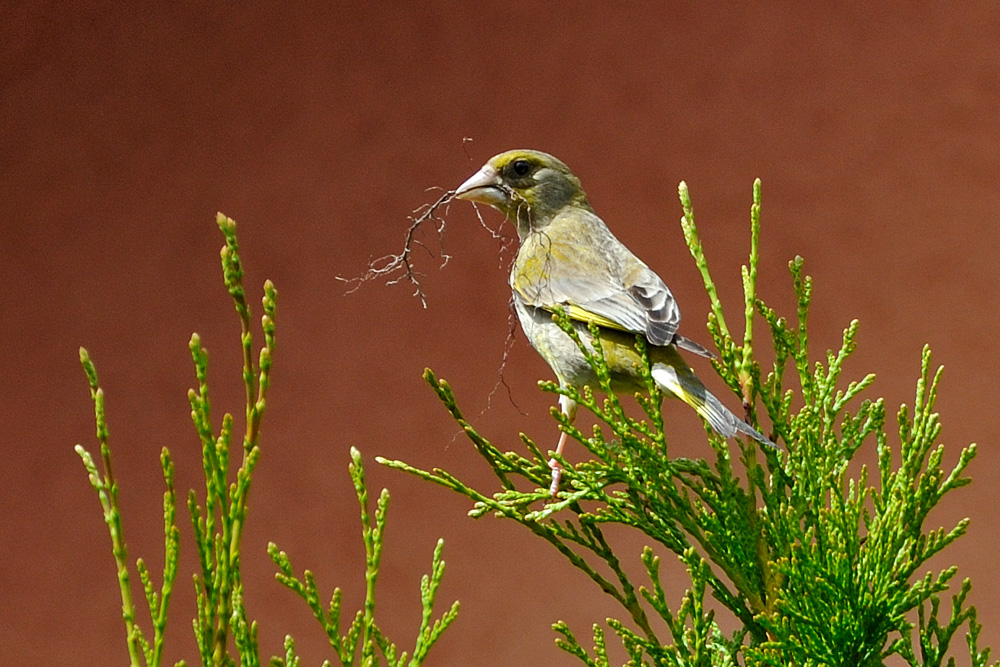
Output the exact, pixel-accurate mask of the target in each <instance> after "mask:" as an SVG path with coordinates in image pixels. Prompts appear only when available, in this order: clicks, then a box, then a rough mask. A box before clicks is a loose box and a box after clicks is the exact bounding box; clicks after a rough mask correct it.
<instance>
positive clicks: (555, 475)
mask: <svg viewBox="0 0 1000 667" xmlns="http://www.w3.org/2000/svg"><path fill="white" fill-rule="evenodd" d="M559 409H560V410H562V413H563V414H564V415H566V416H567V417H569V423H571V424H572V423H573V420H575V419H576V401H573V400H570V399H568V398H566V397H565V396H560V397H559ZM568 437H569V436H567V435H566V434H565V433H562V434H560V435H559V444H558V445H556V451H555V453H556V454H558V455H559V456H562V453H563V447H565V446H566V440H567V438H568ZM549 467H550V468H552V484H550V485H549V495H550V496H552V497H553V498H554V497H555V495H556V492H557V491H558V490H559V478H560V477H562V470H563V469H562V466H561V465H559V461H557V460H556V459H555V458H554V457H553V458H551V459H549Z"/></svg>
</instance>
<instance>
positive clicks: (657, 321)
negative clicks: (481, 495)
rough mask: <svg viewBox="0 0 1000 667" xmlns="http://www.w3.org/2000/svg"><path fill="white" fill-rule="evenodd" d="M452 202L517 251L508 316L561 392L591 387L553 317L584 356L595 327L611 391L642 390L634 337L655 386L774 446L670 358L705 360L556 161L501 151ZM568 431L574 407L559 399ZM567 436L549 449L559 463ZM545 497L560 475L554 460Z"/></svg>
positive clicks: (642, 267)
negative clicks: (514, 239) (503, 223)
mask: <svg viewBox="0 0 1000 667" xmlns="http://www.w3.org/2000/svg"><path fill="white" fill-rule="evenodd" d="M455 197H457V198H458V199H462V200H466V201H470V202H474V203H480V204H486V205H489V206H491V207H493V208H494V209H497V210H498V211H500V212H501V213H503V214H504V215H505V216H506V218H507V219H508V220H509V221H510V222H511V223H513V225H514V226H515V228H516V230H517V236H518V240H519V247H518V250H517V254H516V256H515V257H514V260H513V263H512V265H511V270H510V280H509V282H510V287H511V291H512V293H513V305H514V310H515V312H516V313H517V317H518V320H519V322H520V325H521V329H522V330H523V332H524V334H525V336H526V337H527V339H528V342H529V343H530V344H531V346H532V347H533V348H534V349H535V350H536V351H537V352H538V353H539V354H540V355H541V357H542V358H543V359H544V360H545V361H546V362H548V365H549V366H550V367H551V369H552V371H553V373H555V376H556V379H557V380H558V383H559V385H560V386H561V387H563V388H566V387H569V386H573V387H576V388H577V389H579V388H581V387H583V386H584V385H589V386H591V387H596V386H597V377H596V375H595V374H594V371H593V369H592V368H591V367H590V365H589V364H588V363H587V361H586V359H585V357H584V355H583V354H582V353H581V351H580V348H579V347H578V346H577V344H576V342H574V341H573V339H572V338H571V337H570V336H569V335H568V334H567V333H566V332H565V331H563V330H562V328H560V326H559V324H558V323H557V322H556V321H554V319H553V313H554V312H556V310H557V309H562V311H563V312H564V313H565V315H566V316H568V317H569V319H570V321H571V322H572V324H573V327H574V328H575V330H576V332H577V334H578V335H579V337H580V339H581V341H583V342H584V344H585V346H587V347H589V348H590V349H593V347H594V342H595V341H594V340H593V338H592V336H591V334H590V331H589V326H590V325H591V324H596V325H597V327H598V337H599V339H600V343H601V345H602V350H603V352H604V357H605V361H606V363H607V365H608V369H609V371H610V375H611V386H612V390H613V391H616V392H617V391H622V390H625V391H645V390H646V385H645V382H644V381H643V380H642V378H641V376H640V374H639V367H640V364H642V363H643V361H642V357H641V355H640V353H639V352H638V351H637V349H636V335H639V336H642V337H644V338H645V341H646V344H647V350H648V355H649V360H650V365H651V375H652V378H653V381H654V382H655V383H656V386H657V387H658V388H659V389H660V391H661V392H663V394H664V395H666V396H668V397H674V398H679V399H680V400H682V401H683V402H685V403H687V404H688V405H689V406H691V407H692V408H694V410H695V412H697V413H698V414H699V415H701V417H702V418H703V419H704V420H705V421H706V422H708V424H709V425H710V426H711V427H712V429H714V430H715V432H716V433H718V434H719V435H721V436H723V437H724V438H731V437H733V436H735V435H737V434H739V433H742V434H745V435H747V436H750V437H751V438H753V439H754V440H756V441H757V442H759V443H761V444H762V445H765V446H767V447H772V448H776V447H777V445H776V444H775V443H774V442H772V441H771V440H770V439H768V438H767V437H766V436H764V435H763V434H762V433H760V432H759V431H758V430H757V429H755V428H753V427H752V426H750V425H749V424H747V423H745V422H744V421H743V420H742V419H740V418H739V417H737V416H736V415H735V414H733V412H731V411H730V410H729V409H728V408H726V407H725V406H724V405H723V404H722V402H721V401H720V400H719V399H718V398H716V397H715V396H714V395H713V394H712V393H711V392H709V391H708V390H707V389H706V388H705V385H704V384H703V383H702V382H701V380H699V379H698V377H697V376H696V375H695V373H694V371H693V370H692V369H691V367H690V366H688V364H687V363H686V362H685V361H684V358H683V357H682V356H681V353H680V350H684V351H687V352H691V353H694V354H697V355H700V356H706V357H713V356H714V355H712V353H711V352H709V351H708V350H707V349H705V348H704V347H702V346H701V345H699V344H698V343H696V342H694V341H692V340H690V339H688V338H685V337H684V336H682V335H681V334H679V333H678V327H679V325H680V321H681V313H680V309H679V308H678V305H677V301H676V299H675V298H674V296H673V294H672V293H671V291H670V289H669V288H668V287H667V285H666V284H665V283H664V282H663V280H662V279H661V278H660V276H658V275H657V274H656V273H655V272H654V271H653V270H652V269H650V268H649V267H648V266H647V265H646V264H645V263H643V262H642V261H641V260H640V259H639V258H638V257H636V256H635V254H633V253H632V251H631V250H629V249H628V248H627V247H626V246H625V245H624V244H623V243H622V242H621V241H619V240H618V238H617V237H615V235H614V234H612V233H611V230H610V229H608V226H607V225H606V224H605V223H604V221H603V220H602V219H601V218H600V217H599V216H598V215H597V213H595V212H594V209H593V207H592V206H591V205H590V201H589V200H588V199H587V195H586V193H585V192H584V190H583V187H582V185H581V183H580V179H579V178H577V177H576V176H575V175H574V174H573V172H572V171H570V169H569V167H567V166H566V164H565V163H563V162H562V161H561V160H559V159H558V158H556V157H554V156H552V155H549V154H548V153H543V152H541V151H536V150H527V149H518V150H510V151H506V152H504V153H500V154H498V155H495V156H493V157H492V158H490V159H489V160H488V161H487V162H486V164H485V165H483V167H482V168H481V169H480V170H479V171H477V172H476V173H475V174H473V175H472V176H471V177H469V178H468V179H467V180H466V181H465V182H464V183H462V185H460V186H459V187H458V189H457V190H456V191H455ZM559 408H560V410H561V411H562V413H563V414H564V415H565V416H566V418H567V419H568V421H569V422H570V423H572V422H573V420H574V419H575V417H576V412H577V404H576V401H574V400H572V399H570V398H569V397H568V396H565V395H560V397H559ZM566 439H567V435H566V432H565V431H563V433H562V434H561V436H560V438H559V442H558V444H557V446H556V449H555V453H556V455H560V456H561V455H562V452H563V448H564V446H565V444H566ZM549 466H550V468H551V469H552V483H551V487H550V493H551V495H553V496H555V494H556V492H557V490H558V487H559V479H560V475H561V467H560V465H559V463H558V461H557V459H556V458H555V457H553V458H552V459H551V460H550V461H549Z"/></svg>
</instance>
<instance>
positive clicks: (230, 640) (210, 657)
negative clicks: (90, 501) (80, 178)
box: [76, 213, 458, 667]
mask: <svg viewBox="0 0 1000 667" xmlns="http://www.w3.org/2000/svg"><path fill="white" fill-rule="evenodd" d="M216 222H217V224H218V226H219V229H220V230H221V231H222V233H223V236H224V237H225V245H224V246H223V248H222V251H221V256H222V271H223V278H224V280H225V284H226V288H227V290H228V291H229V294H230V296H231V297H232V299H233V304H234V306H235V308H236V312H237V315H238V316H239V318H240V323H241V326H242V333H241V336H240V341H241V347H242V350H243V370H242V376H243V383H244V386H245V388H246V409H245V421H244V426H245V429H244V432H243V434H242V436H241V437H240V436H237V437H238V440H239V442H240V445H241V446H240V450H239V451H240V452H241V459H240V464H239V467H238V468H237V469H236V470H235V472H233V471H232V470H231V463H232V462H231V454H230V452H231V449H232V447H233V435H234V433H233V429H234V419H233V416H232V414H229V413H226V414H225V415H223V417H222V424H221V427H220V429H219V431H218V432H217V433H216V432H215V431H214V430H213V428H212V419H211V403H210V400H209V390H208V351H207V350H206V349H205V348H204V347H203V346H202V344H201V338H200V337H199V336H198V334H193V335H192V336H191V342H190V344H189V347H190V350H191V357H192V359H193V361H194V367H195V375H196V377H197V381H198V388H197V389H192V390H190V391H189V392H188V399H189V401H190V404H191V418H192V420H193V421H194V426H195V429H196V431H197V432H198V436H199V440H200V442H201V453H202V466H203V471H204V474H205V495H204V499H203V501H202V502H199V500H198V494H197V493H196V492H195V491H194V490H191V491H190V492H189V494H188V510H189V512H190V515H191V523H192V526H193V530H194V542H195V547H196V548H197V551H198V562H199V569H200V572H199V573H197V574H195V575H194V583H195V592H196V595H197V609H196V615H195V618H194V633H195V638H196V641H197V645H198V652H199V657H200V659H201V664H202V665H204V666H206V667H207V666H209V665H211V666H213V667H225V666H233V665H236V664H239V665H241V666H242V667H257V666H258V665H260V658H259V647H258V641H257V623H256V621H253V620H251V619H250V618H249V616H248V615H247V611H246V607H245V606H244V587H243V582H242V579H241V576H240V572H241V559H242V552H241V543H242V535H243V527H244V525H245V522H246V517H247V498H248V495H249V492H250V486H251V480H252V476H253V471H254V469H255V467H256V465H257V462H258V461H259V459H260V452H261V450H260V444H259V440H260V427H261V420H262V418H263V416H264V412H265V409H266V406H267V403H266V396H267V392H268V388H269V387H270V372H271V359H272V355H273V352H274V345H275V326H274V318H275V305H276V300H277V292H276V290H275V289H274V285H272V284H271V281H265V283H264V298H263V311H264V314H263V316H262V317H261V328H262V330H263V335H264V345H263V346H262V347H261V349H260V352H259V353H258V357H257V362H256V364H255V363H254V355H253V337H252V334H251V315H250V307H249V305H248V304H247V301H246V295H245V292H244V289H243V268H242V264H241V262H240V256H239V247H238V244H237V239H236V223H235V222H234V221H233V220H231V219H230V218H227V217H226V216H224V215H222V214H221V213H220V214H219V215H218V217H217V220H216ZM80 361H81V363H82V364H83V369H84V372H85V373H86V375H87V379H88V382H89V384H90V391H91V396H92V398H93V401H94V410H95V417H96V423H97V440H98V444H99V446H100V452H101V462H102V464H103V470H98V468H97V464H96V463H95V462H94V458H93V457H92V456H91V454H90V453H89V452H88V451H87V450H86V449H84V448H83V447H82V446H80V445H77V446H76V451H77V453H78V454H79V455H80V457H81V459H82V460H83V463H84V466H85V468H86V470H87V474H88V477H89V479H90V483H91V485H92V486H93V487H94V490H95V491H97V495H98V498H99V500H100V502H101V507H102V509H103V511H104V519H105V522H106V523H107V525H108V529H109V531H110V534H111V543H112V551H113V555H114V559H115V563H116V565H117V571H118V584H119V589H120V593H121V599H122V618H123V620H124V621H125V634H126V644H127V647H128V653H129V664H130V665H132V667H138V666H139V665H142V664H145V665H147V666H154V665H155V666H159V665H160V664H161V663H162V656H163V647H164V636H165V631H166V625H167V611H168V608H169V602H170V596H171V592H172V590H173V584H174V581H175V579H176V575H177V553H178V549H179V543H180V533H179V531H178V528H177V525H176V495H175V492H174V466H173V463H172V462H171V459H170V453H169V451H167V449H166V448H163V451H162V454H161V457H160V460H161V464H162V467H163V476H164V480H165V482H166V488H167V490H166V492H165V493H164V497H163V522H164V533H165V545H164V552H165V558H164V568H163V580H162V584H161V586H160V589H159V591H157V590H156V587H155V584H154V583H153V578H152V575H151V574H150V572H149V571H148V569H147V568H146V566H145V564H144V563H143V561H142V559H139V560H138V561H137V562H136V570H137V571H138V573H139V579H140V581H141V582H142V586H143V591H144V592H145V596H146V602H147V605H148V608H149V612H150V620H151V624H152V629H153V637H152V641H150V640H149V639H148V638H147V636H146V635H145V634H144V633H143V631H142V629H141V628H140V626H139V623H138V622H137V620H136V607H135V604H134V602H133V597H132V589H131V583H130V571H129V563H128V550H127V547H126V543H125V537H124V533H123V528H122V517H121V512H120V510H119V506H118V483H117V481H116V478H115V476H114V473H113V468H112V460H111V449H110V447H109V445H108V426H107V420H106V418H105V410H104V390H103V389H102V388H101V386H100V383H99V382H98V378H97V370H96V369H95V367H94V364H93V362H92V361H91V360H90V355H89V354H88V353H87V351H86V350H84V349H83V348H81V349H80ZM351 456H352V459H353V461H354V462H353V464H352V465H351V477H352V479H353V480H354V485H355V489H356V490H357V493H358V498H359V500H360V501H361V506H362V522H363V524H364V541H365V549H366V554H367V560H366V562H367V566H368V569H367V582H368V596H367V597H366V600H365V610H364V613H363V614H360V613H359V617H358V619H356V621H355V623H354V624H352V626H351V629H350V630H349V631H348V637H349V639H346V640H344V641H346V642H347V643H349V644H350V646H351V649H350V651H349V652H348V651H346V650H343V651H342V650H339V648H343V647H340V646H338V645H334V647H335V648H338V655H339V656H340V657H341V663H342V664H343V665H344V666H345V667H346V666H348V665H353V664H355V662H354V658H353V656H354V646H357V645H360V646H361V649H362V653H361V660H360V662H358V663H357V664H359V665H363V666H364V667H375V665H377V664H378V662H377V660H376V659H375V650H374V648H375V646H376V645H377V646H378V648H379V650H381V651H382V653H383V655H384V656H385V658H386V660H387V662H388V663H389V665H390V666H391V667H402V666H403V665H404V664H407V663H406V658H407V654H406V653H405V652H404V653H402V654H401V655H397V654H396V647H395V645H394V644H392V643H390V642H389V641H388V640H387V639H386V638H385V636H384V635H383V634H382V633H381V632H380V631H379V629H378V627H377V626H376V625H375V623H374V611H375V601H374V592H375V581H376V577H377V574H378V566H379V562H380V559H381V550H382V530H383V528H384V525H385V510H386V507H387V506H388V501H389V495H388V493H387V492H386V491H385V490H383V491H382V496H381V498H380V499H379V504H378V510H377V511H376V513H375V527H374V528H373V527H372V526H371V522H370V518H369V515H368V510H367V490H366V487H365V480H364V471H363V469H362V467H361V457H360V454H358V452H357V450H354V449H352V450H351ZM442 547H443V544H442V542H440V541H439V542H438V546H437V548H436V549H435V551H434V561H433V565H432V573H431V575H430V576H429V577H426V576H425V577H424V580H423V581H422V582H421V601H422V603H423V609H424V613H423V620H422V622H421V626H420V631H419V634H418V637H417V640H416V646H415V648H414V650H413V655H412V657H411V658H410V662H409V663H408V665H409V667H417V666H418V665H420V664H421V662H422V661H423V659H424V657H425V656H426V654H427V651H428V650H429V649H430V647H431V646H432V645H433V644H434V643H435V642H436V641H437V639H438V638H439V637H440V635H441V633H442V632H443V631H444V630H445V629H446V628H447V627H448V626H449V625H450V624H451V622H452V621H453V620H454V619H455V617H456V616H457V614H458V603H457V602H456V603H455V604H453V605H452V607H451V609H450V610H449V611H448V612H446V613H445V614H444V615H443V616H442V617H441V618H440V619H438V620H437V621H435V622H434V623H431V622H430V619H431V617H432V610H433V603H434V596H435V593H436V591H437V587H438V585H439V584H440V581H441V577H442V576H443V574H444V561H442V560H441V550H442ZM269 551H270V552H271V556H272V558H274V560H275V562H276V563H277V564H278V565H279V568H280V569H281V572H279V573H278V574H277V577H278V580H279V581H281V582H282V583H284V584H285V585H286V586H288V587H290V588H292V590H296V592H299V593H300V595H303V597H304V598H305V599H306V602H307V603H308V604H309V605H310V608H312V609H313V610H314V612H316V610H317V609H318V607H317V606H315V605H318V603H317V602H316V600H317V599H318V598H317V597H316V589H315V582H314V581H313V579H312V574H311V573H309V572H308V571H306V575H305V578H306V581H305V583H304V584H303V583H301V582H298V581H297V580H295V578H294V577H293V576H292V574H291V566H290V565H289V563H288V559H287V557H286V556H285V555H284V554H283V553H280V554H279V553H278V552H277V549H276V548H275V547H274V545H273V544H272V545H270V548H269ZM297 587H298V588H297ZM334 600H335V605H334V606H331V611H330V612H329V614H328V616H327V617H323V615H322V614H323V612H322V610H321V609H320V610H319V614H320V615H319V616H318V618H320V621H321V622H322V623H324V628H325V629H326V630H327V633H328V635H329V636H330V637H331V643H333V641H334V637H335V636H336V634H335V633H336V627H337V624H338V615H339V604H340V602H339V600H340V593H339V591H337V592H335V594H334ZM327 621H329V622H330V623H332V626H331V625H327ZM331 627H332V632H333V633H334V634H330V633H331ZM352 633H354V634H353V635H352ZM359 633H360V642H359ZM338 641H340V640H339V638H338ZM233 648H235V654H233V653H232V650H233ZM284 648H285V657H284V658H278V657H275V658H272V660H271V664H274V665H282V666H287V667H295V666H297V665H298V664H299V659H298V658H297V657H296V655H295V642H294V640H293V639H292V638H291V637H290V636H289V637H287V638H286V640H285V645H284ZM177 664H178V665H183V664H184V662H183V661H182V662H179V663H177ZM327 664H329V663H327Z"/></svg>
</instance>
